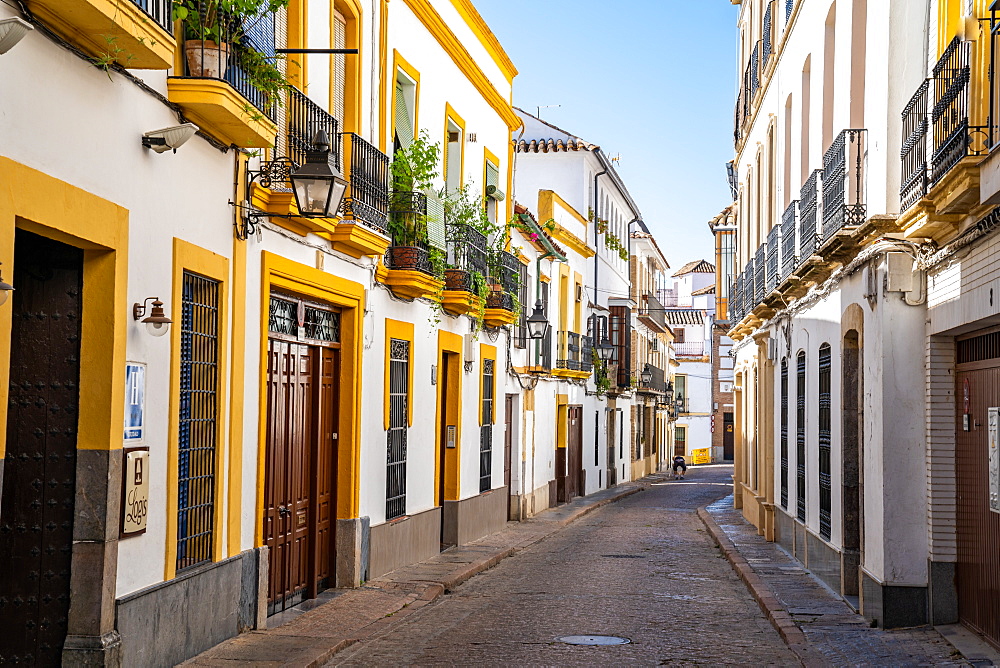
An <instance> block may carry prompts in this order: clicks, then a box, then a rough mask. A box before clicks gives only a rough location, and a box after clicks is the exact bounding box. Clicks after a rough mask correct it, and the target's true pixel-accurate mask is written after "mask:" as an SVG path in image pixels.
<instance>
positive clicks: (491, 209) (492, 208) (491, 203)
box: [483, 158, 501, 224]
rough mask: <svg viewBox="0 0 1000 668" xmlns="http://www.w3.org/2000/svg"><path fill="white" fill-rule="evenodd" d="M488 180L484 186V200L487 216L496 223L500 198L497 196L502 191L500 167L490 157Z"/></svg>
mask: <svg viewBox="0 0 1000 668" xmlns="http://www.w3.org/2000/svg"><path fill="white" fill-rule="evenodd" d="M485 177H486V181H485V185H484V186H483V195H484V196H485V197H484V198H483V201H484V203H485V206H486V217H487V218H489V219H490V222H491V223H493V224H496V222H497V206H498V203H497V202H498V199H497V196H498V194H499V193H500V192H501V190H500V167H499V166H498V165H497V164H496V163H495V162H494V161H492V160H490V159H489V158H487V159H486V174H485Z"/></svg>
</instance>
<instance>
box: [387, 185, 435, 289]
mask: <svg viewBox="0 0 1000 668" xmlns="http://www.w3.org/2000/svg"><path fill="white" fill-rule="evenodd" d="M426 216H427V196H426V195H424V194H423V193H418V192H409V191H396V192H394V193H391V194H390V195H389V217H390V219H391V220H392V221H393V227H394V228H395V229H394V230H393V231H392V246H390V247H389V250H387V251H386V253H385V266H386V268H388V269H405V270H413V271H419V272H422V273H425V274H428V275H433V274H434V271H433V267H432V266H431V260H430V248H429V247H428V245H427V243H426V242H425V241H423V240H422V239H421V230H420V227H421V226H422V225H423V224H424V223H423V219H424V218H425V217H426Z"/></svg>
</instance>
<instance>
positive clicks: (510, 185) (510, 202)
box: [504, 141, 514, 220]
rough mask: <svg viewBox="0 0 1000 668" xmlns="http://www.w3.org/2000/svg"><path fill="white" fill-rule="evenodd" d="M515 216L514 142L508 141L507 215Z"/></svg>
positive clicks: (508, 217)
mask: <svg viewBox="0 0 1000 668" xmlns="http://www.w3.org/2000/svg"><path fill="white" fill-rule="evenodd" d="M513 217H514V142H513V141H509V142H507V217H506V218H505V219H504V220H511V219H512V218H513Z"/></svg>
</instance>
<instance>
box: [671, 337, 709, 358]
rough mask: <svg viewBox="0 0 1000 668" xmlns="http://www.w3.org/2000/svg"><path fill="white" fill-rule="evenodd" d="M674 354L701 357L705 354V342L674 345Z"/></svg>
mask: <svg viewBox="0 0 1000 668" xmlns="http://www.w3.org/2000/svg"><path fill="white" fill-rule="evenodd" d="M674 352H675V353H677V355H679V356H687V357H701V356H702V355H704V354H705V342H704V341H691V342H689V343H675V344H674Z"/></svg>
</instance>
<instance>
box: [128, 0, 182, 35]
mask: <svg viewBox="0 0 1000 668" xmlns="http://www.w3.org/2000/svg"><path fill="white" fill-rule="evenodd" d="M132 4H134V5H135V6H136V7H138V8H139V9H141V10H142V11H144V12H145V13H146V15H147V16H149V18H151V19H153V22H154V23H156V24H157V25H158V26H160V27H161V28H163V29H164V30H166V31H167V32H168V33H171V34H173V32H174V17H173V2H172V0H132Z"/></svg>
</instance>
